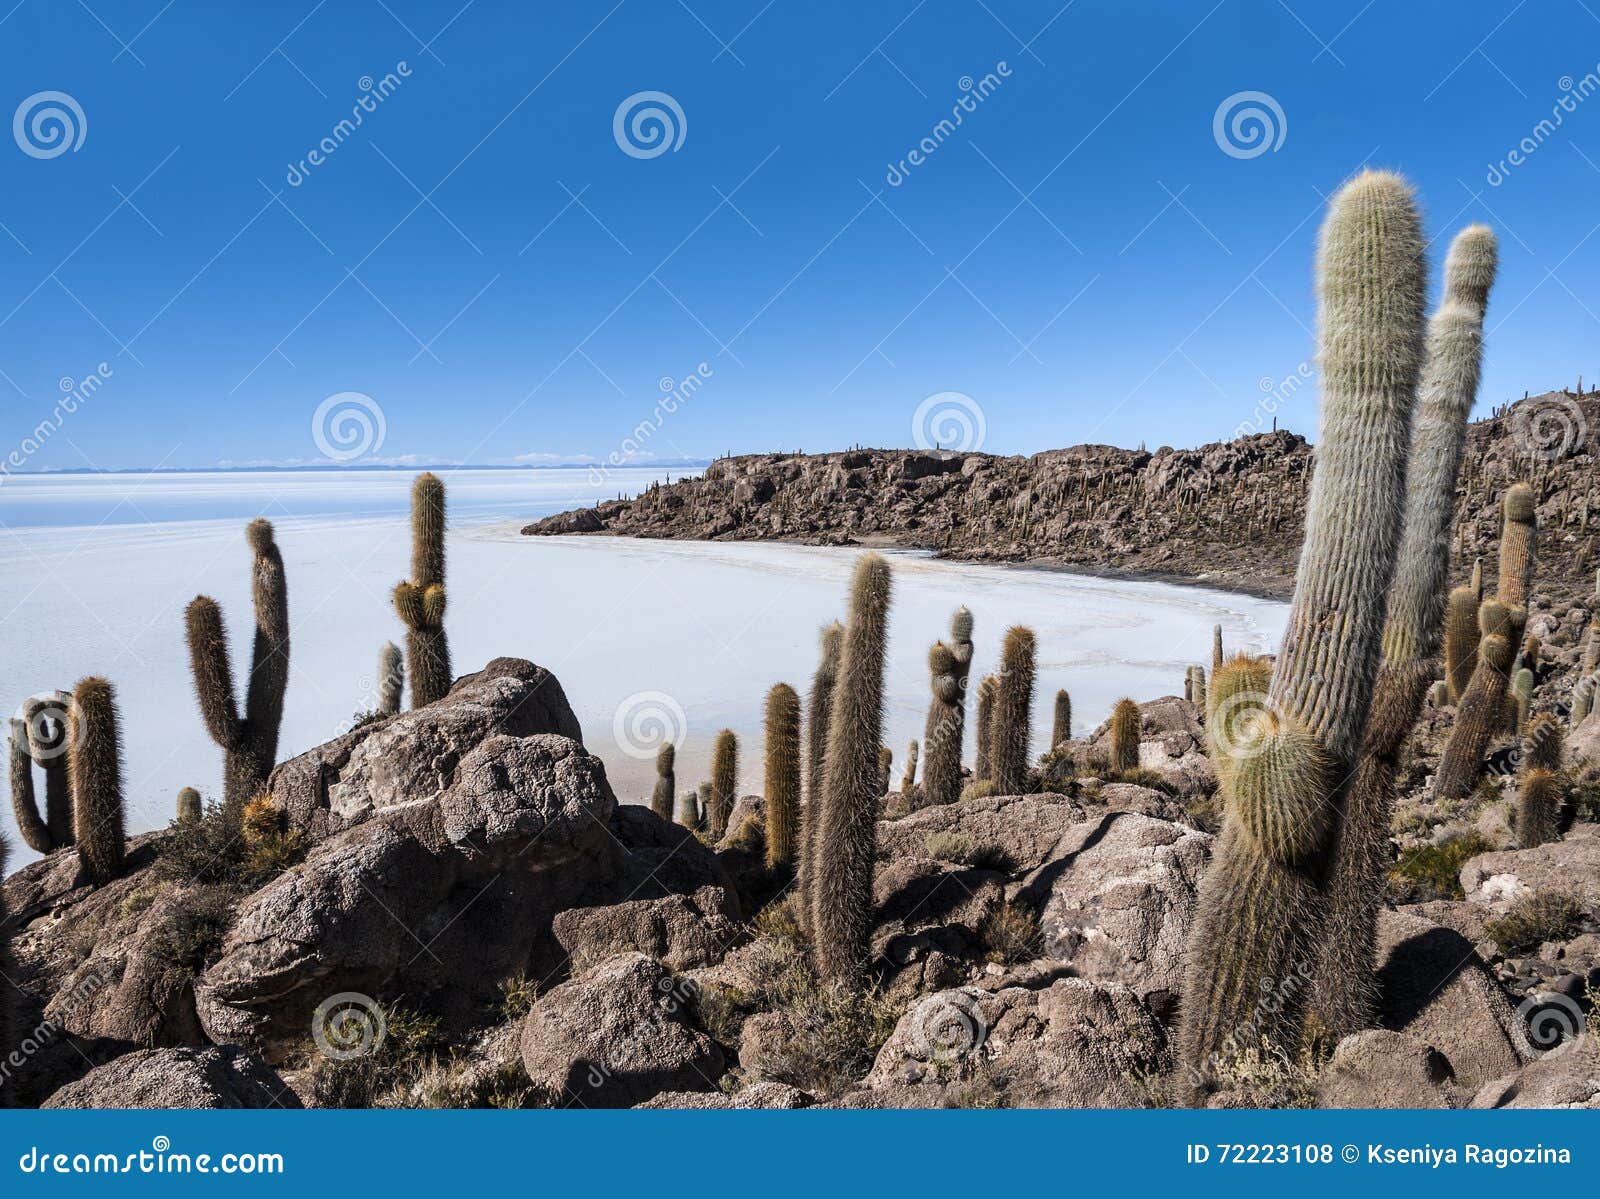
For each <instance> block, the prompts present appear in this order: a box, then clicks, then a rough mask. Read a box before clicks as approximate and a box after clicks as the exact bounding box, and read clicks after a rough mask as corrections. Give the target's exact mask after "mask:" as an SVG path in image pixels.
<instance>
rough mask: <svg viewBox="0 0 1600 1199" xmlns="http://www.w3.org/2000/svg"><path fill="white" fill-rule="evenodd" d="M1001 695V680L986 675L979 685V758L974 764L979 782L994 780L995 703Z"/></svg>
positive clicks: (977, 716) (974, 771)
mask: <svg viewBox="0 0 1600 1199" xmlns="http://www.w3.org/2000/svg"><path fill="white" fill-rule="evenodd" d="M999 694H1000V680H999V679H997V678H995V676H994V675H992V674H986V675H984V676H983V678H982V680H981V681H980V682H979V683H978V711H977V715H976V719H977V724H978V728H977V734H978V747H977V758H976V760H975V761H974V762H973V767H972V776H973V778H974V779H975V780H977V781H978V782H988V781H991V780H992V779H993V778H994V702H995V698H996V697H997V696H998V695H999Z"/></svg>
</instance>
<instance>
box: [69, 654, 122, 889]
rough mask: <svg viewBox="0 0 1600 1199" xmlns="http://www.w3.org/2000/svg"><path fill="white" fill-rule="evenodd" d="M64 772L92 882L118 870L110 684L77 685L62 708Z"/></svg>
mask: <svg viewBox="0 0 1600 1199" xmlns="http://www.w3.org/2000/svg"><path fill="white" fill-rule="evenodd" d="M68 723H69V725H70V727H69V729H68V732H67V739H68V749H67V773H68V775H69V776H70V777H71V779H72V798H73V825H74V827H75V828H76V829H77V831H78V858H79V860H80V861H81V862H82V863H83V869H84V873H85V874H87V875H88V877H89V879H90V881H92V882H93V883H94V884H95V885H96V886H100V885H102V884H104V883H108V882H110V881H111V880H112V879H114V878H116V877H117V875H119V874H121V873H122V859H123V854H124V852H125V850H126V839H125V837H124V836H123V828H122V733H121V730H120V729H119V727H118V721H117V700H116V695H115V693H114V692H113V691H112V689H111V684H110V683H108V682H106V681H105V680H104V679H99V678H87V679H83V680H81V681H80V682H79V683H78V686H77V688H76V689H75V690H74V691H73V693H72V706H71V707H70V708H69V709H68Z"/></svg>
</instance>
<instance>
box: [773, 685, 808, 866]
mask: <svg viewBox="0 0 1600 1199" xmlns="http://www.w3.org/2000/svg"><path fill="white" fill-rule="evenodd" d="M766 751H767V753H766V784H767V785H766V797H767V865H768V866H769V867H773V868H776V867H779V866H787V865H789V864H791V863H792V862H793V861H794V854H795V834H796V831H797V825H798V823H799V819H800V697H799V695H797V694H796V693H795V689H794V688H793V687H791V686H789V684H787V683H779V684H777V685H776V686H775V687H773V688H772V690H771V691H769V692H767V743H766Z"/></svg>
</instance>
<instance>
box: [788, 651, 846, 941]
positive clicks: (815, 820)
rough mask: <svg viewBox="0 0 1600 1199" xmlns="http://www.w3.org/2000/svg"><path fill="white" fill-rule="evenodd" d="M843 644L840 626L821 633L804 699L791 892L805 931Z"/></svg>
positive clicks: (808, 915)
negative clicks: (802, 779) (801, 793)
mask: <svg viewBox="0 0 1600 1199" xmlns="http://www.w3.org/2000/svg"><path fill="white" fill-rule="evenodd" d="M843 643H844V625H842V624H840V623H839V622H838V621H837V620H836V621H834V622H833V623H832V624H830V625H828V626H827V627H826V628H824V629H823V630H822V636H821V646H820V656H819V658H818V660H817V673H816V674H814V675H813V676H812V677H811V694H810V695H809V696H807V697H806V790H805V806H804V807H803V808H802V809H801V811H800V862H799V866H798V868H797V870H796V872H795V891H796V893H797V895H798V897H799V899H798V904H797V907H798V910H799V913H800V921H801V923H803V924H805V925H806V926H807V929H808V931H809V927H810V924H809V922H810V920H811V879H812V874H813V869H814V864H815V862H816V859H817V841H818V840H819V839H820V837H821V835H822V783H823V767H824V763H825V762H826V760H827V753H828V721H829V718H830V716H831V714H832V712H833V687H834V682H835V681H836V680H837V678H838V675H839V647H840V646H841V645H843Z"/></svg>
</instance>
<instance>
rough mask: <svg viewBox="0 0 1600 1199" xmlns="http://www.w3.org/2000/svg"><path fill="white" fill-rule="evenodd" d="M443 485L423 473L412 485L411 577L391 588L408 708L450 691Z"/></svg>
mask: <svg viewBox="0 0 1600 1199" xmlns="http://www.w3.org/2000/svg"><path fill="white" fill-rule="evenodd" d="M444 529H445V514H444V483H443V482H442V481H441V480H440V479H439V477H438V476H437V475H435V474H433V473H432V472H431V471H424V472H423V473H422V474H420V475H418V476H417V479H416V482H415V483H413V484H412V485H411V578H410V579H409V580H408V581H406V582H402V583H397V584H395V589H394V609H395V611H396V612H397V613H399V615H400V619H401V621H403V622H404V624H405V626H406V657H407V658H408V659H409V660H410V662H411V706H412V707H413V708H420V707H422V706H423V705H424V704H431V703H432V702H433V701H434V700H436V699H442V698H443V697H444V694H445V692H447V691H449V690H450V681H451V680H450V642H449V640H448V639H447V638H446V637H445V632H444V609H445V590H444Z"/></svg>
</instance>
